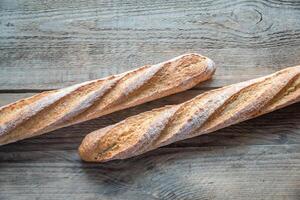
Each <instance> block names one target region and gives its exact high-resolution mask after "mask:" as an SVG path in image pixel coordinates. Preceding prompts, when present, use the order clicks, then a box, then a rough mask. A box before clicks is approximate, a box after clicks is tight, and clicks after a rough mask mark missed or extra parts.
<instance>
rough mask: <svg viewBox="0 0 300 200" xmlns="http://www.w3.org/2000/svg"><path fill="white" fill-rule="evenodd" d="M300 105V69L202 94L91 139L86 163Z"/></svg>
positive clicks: (141, 150)
mask: <svg viewBox="0 0 300 200" xmlns="http://www.w3.org/2000/svg"><path fill="white" fill-rule="evenodd" d="M298 101H300V66H296V67H290V68H287V69H284V70H281V71H279V72H277V73H274V74H272V75H269V76H266V77H262V78H258V79H254V80H249V81H245V82H241V83H238V84H233V85H230V86H227V87H223V88H220V89H216V90H212V91H209V92H206V93H203V94H201V95H199V96H197V97H195V98H193V99H191V100H189V101H187V102H184V103H182V104H179V105H173V106H165V107H162V108H159V109H154V110H152V111H148V112H145V113H141V114H139V115H136V116H132V117H129V118H127V119H125V120H123V121H121V122H119V123H117V124H115V125H111V126H109V127H106V128H104V129H100V130H97V131H94V132H92V133H90V134H88V135H87V136H86V137H85V139H84V140H83V142H82V144H81V146H80V147H79V154H80V156H81V158H82V159H83V160H86V161H93V162H104V161H108V160H113V159H124V158H128V157H132V156H136V155H139V154H142V153H144V152H147V151H150V150H152V149H156V148H158V147H161V146H164V145H167V144H170V143H173V142H176V141H178V140H183V139H186V138H190V137H194V136H197V135H201V134H206V133H210V132H212V131H215V130H217V129H221V128H223V127H226V126H230V125H232V124H236V123H238V122H241V121H245V120H247V119H251V118H254V117H256V116H259V115H262V114H264V113H268V112H271V111H273V110H276V109H279V108H282V107H284V106H287V105H289V104H292V103H295V102H298Z"/></svg>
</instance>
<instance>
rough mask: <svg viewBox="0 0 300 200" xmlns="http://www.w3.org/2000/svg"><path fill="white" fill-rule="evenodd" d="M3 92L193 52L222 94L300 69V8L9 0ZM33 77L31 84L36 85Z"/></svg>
mask: <svg viewBox="0 0 300 200" xmlns="http://www.w3.org/2000/svg"><path fill="white" fill-rule="evenodd" d="M0 7H1V13H0V29H1V32H0V58H1V59H0V66H1V68H0V89H1V90H15V89H39V90H42V89H51V88H60V87H63V86H67V85H71V84H74V83H78V82H82V81H86V80H90V79H95V78H100V77H105V76H107V75H110V74H117V73H120V72H124V71H126V70H129V69H133V68H136V67H139V66H142V65H144V64H153V63H157V62H160V61H163V60H166V59H169V58H172V57H174V56H176V55H180V54H182V53H186V52H198V53H201V54H203V55H206V56H208V57H213V59H214V61H215V62H216V64H217V66H219V69H218V71H217V74H216V76H215V80H214V81H213V82H211V83H210V84H208V85H206V86H205V87H207V86H209V87H218V86H223V85H224V84H229V83H236V82H239V81H242V80H247V79H251V78H255V77H257V76H261V75H266V74H269V73H272V72H274V71H276V70H278V69H281V68H283V67H286V66H292V65H296V64H299V63H300V57H299V53H298V52H299V51H300V47H299V46H300V45H299V44H300V23H299V18H300V6H299V2H298V1H280V0H272V1H270V0H259V1H254V2H251V1H245V0H238V1H235V2H234V3H233V2H231V1H228V0H218V1H213V0H203V1H186V0H181V1H168V2H165V1H161V0H156V1H148V0H142V1H138V2H137V1H122V0H114V1H94V0H90V1H81V0H77V1H68V0H64V1H42V2H40V1H35V0H31V1H18V0H12V1H8V0H5V1H1V4H0ZM29 77H30V78H29Z"/></svg>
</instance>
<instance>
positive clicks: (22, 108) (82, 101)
mask: <svg viewBox="0 0 300 200" xmlns="http://www.w3.org/2000/svg"><path fill="white" fill-rule="evenodd" d="M214 71H215V65H214V63H213V61H212V60H210V59H209V58H207V57H204V56H201V55H199V54H194V53H192V54H185V55H181V56H178V57H176V58H173V59H171V60H168V61H166V62H162V63H159V64H156V65H146V66H143V67H140V68H138V69H136V70H132V71H129V72H126V73H123V74H119V75H114V76H110V77H106V78H103V79H98V80H93V81H87V82H84V83H81V84H77V85H73V86H70V87H67V88H63V89H59V90H53V91H47V92H43V93H40V94H37V95H35V96H32V97H29V98H26V99H22V100H20V101H17V102H15V103H12V104H9V105H6V106H3V107H0V145H3V144H7V143H11V142H15V141H18V140H21V139H25V138H29V137H33V136H36V135H41V134H43V133H46V132H49V131H52V130H55V129H58V128H61V127H65V126H68V125H71V124H75V123H79V122H83V121H86V120H89V119H93V118H96V117H100V116H103V115H105V114H109V113H112V112H115V111H118V110H121V109H125V108H129V107H132V106H135V105H138V104H142V103H145V102H148V101H152V100H154V99H158V98H161V97H164V96H167V95H170V94H174V93H177V92H181V91H183V90H186V89H189V88H191V87H193V86H195V85H196V84H198V83H200V82H202V81H205V80H207V79H209V78H211V77H212V75H213V73H214Z"/></svg>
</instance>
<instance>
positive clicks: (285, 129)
mask: <svg viewBox="0 0 300 200" xmlns="http://www.w3.org/2000/svg"><path fill="white" fill-rule="evenodd" d="M201 92H203V91H201V90H189V91H186V92H183V93H180V94H176V95H172V96H169V97H165V98H162V99H160V100H156V101H153V102H149V103H146V104H143V105H140V106H136V107H134V108H130V109H126V110H123V111H119V112H116V113H113V114H110V115H107V116H103V117H100V118H97V119H94V120H90V121H87V122H84V123H81V124H77V125H73V126H70V127H66V128H62V129H59V130H56V131H53V132H51V133H48V134H45V135H42V136H38V137H35V138H31V139H27V140H23V141H20V142H18V143H13V144H10V145H5V146H2V147H0V150H2V151H16V150H18V151H19V150H22V151H32V150H63V149H77V147H78V146H79V144H80V142H81V140H82V139H83V137H84V136H85V135H86V134H88V133H89V132H91V131H94V130H96V129H99V128H103V127H105V126H108V125H111V124H114V123H117V122H119V121H121V120H123V119H125V118H127V117H130V116H132V115H135V114H138V113H141V112H145V111H147V110H150V109H153V108H158V107H161V106H164V105H168V104H177V103H180V102H183V101H185V100H188V99H190V98H192V97H194V96H196V95H198V94H200V93H201ZM18 95H20V97H23V96H24V95H25V96H27V95H28V94H13V95H12V97H13V98H15V99H16V98H17V97H16V96H18ZM9 96H10V95H9V94H0V105H1V103H2V102H3V99H4V100H5V99H9V98H10V97H9ZM3 97H4V98H3ZM6 102H7V101H6ZM7 103H8V102H7ZM299 110H300V103H298V104H294V105H291V106H289V107H287V108H284V109H281V110H278V111H275V112H273V113H270V114H267V115H264V116H261V117H259V118H256V119H253V120H250V121H247V122H244V123H241V124H237V125H235V126H231V127H228V128H225V129H222V130H219V131H217V132H215V133H213V134H209V135H203V136H199V137H196V138H192V139H188V140H184V141H181V142H177V143H175V144H172V145H170V146H169V147H191V146H192V147H198V146H238V145H272V144H300V124H299V121H300V113H299Z"/></svg>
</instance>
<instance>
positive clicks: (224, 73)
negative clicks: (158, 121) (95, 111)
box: [0, 0, 300, 200]
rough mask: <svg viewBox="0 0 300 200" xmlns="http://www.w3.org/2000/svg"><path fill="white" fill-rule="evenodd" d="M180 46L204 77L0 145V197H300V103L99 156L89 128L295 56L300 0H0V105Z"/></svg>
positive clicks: (169, 53) (299, 42) (161, 56)
mask: <svg viewBox="0 0 300 200" xmlns="http://www.w3.org/2000/svg"><path fill="white" fill-rule="evenodd" d="M186 52H197V53H202V54H204V55H207V56H209V57H211V58H212V59H213V60H214V61H215V62H216V64H217V66H218V69H217V73H216V75H215V77H214V79H213V80H212V81H208V82H206V83H205V84H202V85H200V86H197V87H195V88H193V89H192V90H189V91H186V92H183V93H181V94H176V95H172V96H170V97H166V98H163V99H161V100H157V101H154V102H150V103H146V104H144V105H140V106H137V107H135V108H131V109H127V110H124V111H120V112H117V113H113V114H110V115H108V116H104V117H101V118H99V119H95V120H91V121H88V122H85V123H82V124H78V125H74V126H71V127H68V128H63V129H60V130H56V131H53V132H52V133H49V134H46V135H43V136H40V137H36V138H32V139H28V140H24V141H20V142H18V143H14V144H10V145H5V146H2V147H0V199H129V200H131V199H220V200H223V199H236V200H238V199H300V123H299V121H300V104H299V103H298V104H294V105H292V106H289V107H287V108H285V109H281V110H279V111H275V112H273V113H270V114H267V115H265V116H261V117H259V118H256V119H253V120H250V121H247V122H244V123H241V124H238V125H235V126H232V127H228V128H225V129H223V130H220V131H217V132H215V133H212V134H210V135H204V136H200V137H196V138H193V139H189V140H185V141H181V142H178V143H175V144H172V145H169V146H167V147H163V148H160V149H159V150H155V151H153V152H150V153H147V154H145V155H142V156H139V157H136V158H132V159H128V160H124V161H113V162H108V163H105V164H90V163H83V162H81V161H80V159H79V157H78V155H77V152H76V149H77V147H78V145H79V144H80V141H81V140H82V138H83V137H84V135H86V134H87V133H88V132H90V131H93V130H95V129H98V128H101V127H105V126H107V125H109V124H113V123H116V122H118V121H120V120H122V119H124V118H126V117H128V116H131V115H134V114H137V113H140V112H143V111H146V110H150V109H152V108H155V107H160V106H162V105H166V104H175V103H180V102H182V101H184V100H187V99H190V98H192V97H194V96H196V95H197V94H200V93H202V92H203V91H206V90H210V89H213V88H218V87H221V86H224V85H226V84H230V83H236V82H239V81H242V80H247V79H251V78H255V77H259V76H262V75H266V74H269V73H272V72H274V71H276V70H279V69H282V68H284V67H286V66H292V65H296V64H300V1H298V0H294V1H293V0H256V1H249V0H237V1H230V0H214V1H213V0H210V1H209V0H203V1H194V0H192V1H191V0H180V1H163V0H156V1H149V0H148V1H146V0H140V1H129V0H128V1H124V0H113V1H96V0H85V1H82V0H72V1H70V0H62V1H38V0H28V1H25V0H0V105H5V104H7V103H10V102H13V101H15V100H18V99H20V98H23V97H28V96H31V95H33V94H34V93H37V92H40V91H43V90H48V89H53V88H60V87H63V86H67V85H70V84H74V83H79V82H82V81H85V80H90V79H95V78H100V77H104V76H107V75H109V74H115V73H120V72H124V71H126V70H129V69H133V68H136V67H138V66H141V65H144V64H152V63H157V62H160V61H164V60H165V59H168V58H171V57H174V56H177V55H180V54H182V53H186Z"/></svg>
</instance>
